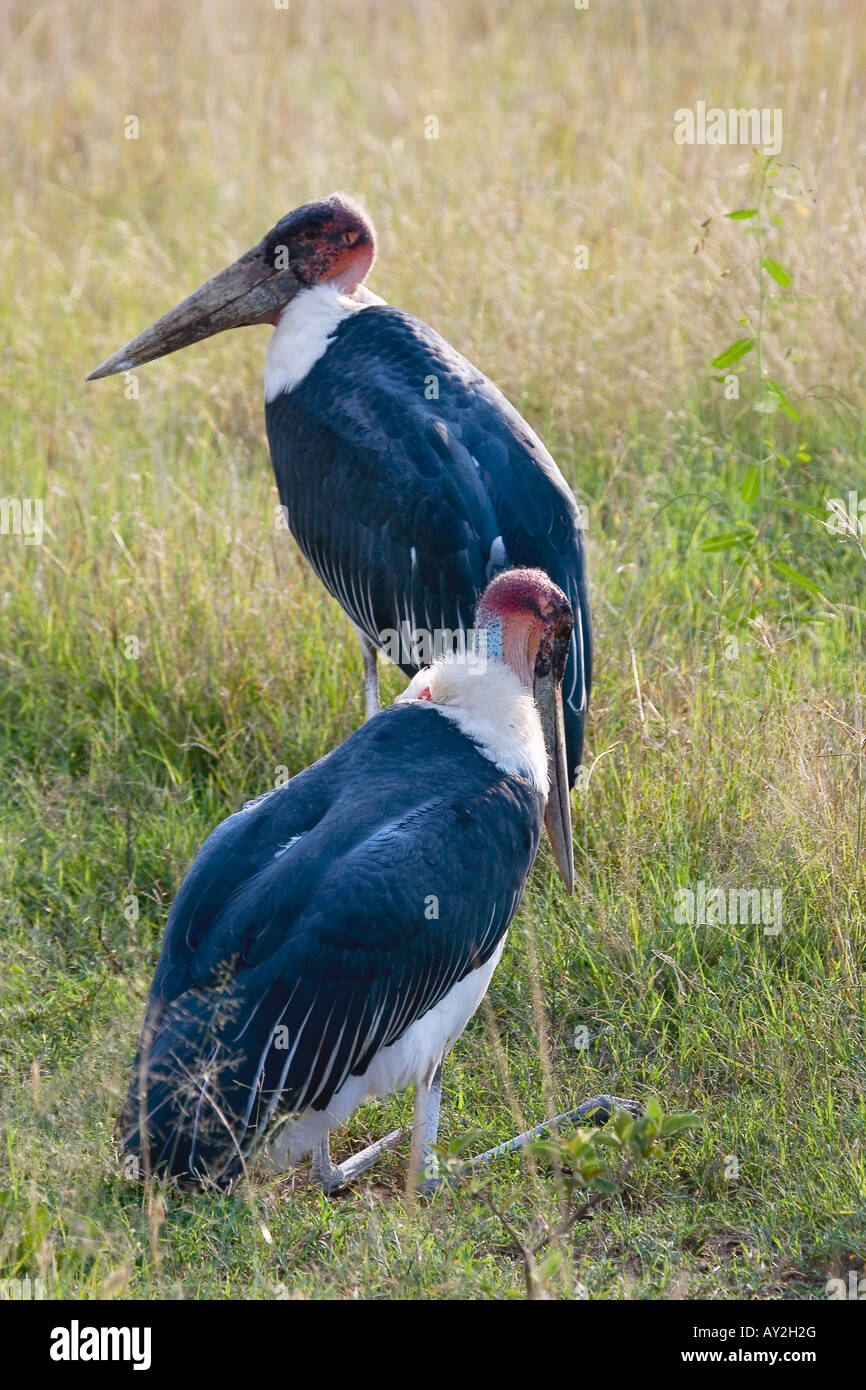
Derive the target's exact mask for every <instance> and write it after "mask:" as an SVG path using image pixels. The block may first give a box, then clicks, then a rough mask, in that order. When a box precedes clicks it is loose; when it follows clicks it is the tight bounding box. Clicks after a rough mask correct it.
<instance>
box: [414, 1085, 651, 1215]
mask: <svg viewBox="0 0 866 1390" xmlns="http://www.w3.org/2000/svg"><path fill="white" fill-rule="evenodd" d="M615 1109H619V1110H627V1111H628V1112H629V1114H630V1115H634V1116H635V1117H636V1118H637V1117H638V1116H640V1115H642V1114H643V1106H642V1105H641V1103H640V1101H638V1100H623V1098H622V1097H621V1096H593V1097H592V1099H591V1100H585V1101H584V1102H583V1104H582V1105H578V1106H577V1108H576V1109H575V1110H568V1111H566V1112H565V1114H564V1115H555V1116H554V1118H553V1119H552V1120H545V1121H544V1123H543V1124H540V1125H535V1126H534V1128H532V1129H528V1130H526V1132H525V1134H518V1135H517V1136H516V1137H515V1138H514V1139H507V1140H506V1141H505V1143H504V1144H497V1145H496V1146H495V1148H492V1149H486V1150H485V1152H484V1153H481V1154H477V1155H476V1157H475V1158H470V1159H469V1160H468V1162H466V1163H464V1164H463V1166H462V1168H461V1169H460V1171H459V1173H457V1174H456V1175H454V1176H452V1177H450V1178H444V1179H443V1178H437V1177H433V1178H431V1179H429V1180H428V1181H427V1182H426V1183H425V1184H424V1186H423V1188H422V1191H424V1192H434V1191H435V1190H436V1188H437V1187H440V1186H441V1185H442V1183H443V1182H449V1183H452V1184H453V1183H455V1182H458V1181H459V1180H460V1179H461V1178H468V1177H470V1176H471V1175H472V1173H474V1172H475V1171H476V1169H478V1168H483V1167H485V1166H486V1165H487V1164H488V1163H490V1162H491V1161H492V1160H493V1159H494V1158H499V1156H500V1155H501V1154H507V1153H515V1152H516V1151H517V1150H518V1149H522V1148H525V1146H526V1145H527V1144H531V1143H532V1141H533V1139H546V1138H547V1137H548V1136H549V1134H550V1131H551V1130H552V1129H559V1128H560V1127H561V1126H562V1125H566V1124H579V1125H580V1124H582V1125H599V1126H600V1125H606V1124H607V1122H608V1120H609V1119H610V1117H611V1115H612V1114H613V1112H614V1110H615Z"/></svg>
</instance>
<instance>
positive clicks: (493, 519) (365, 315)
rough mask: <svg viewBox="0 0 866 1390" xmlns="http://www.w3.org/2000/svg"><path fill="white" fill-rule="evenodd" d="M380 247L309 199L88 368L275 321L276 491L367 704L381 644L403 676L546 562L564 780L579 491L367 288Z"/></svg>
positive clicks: (515, 421)
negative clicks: (356, 665)
mask: <svg viewBox="0 0 866 1390" xmlns="http://www.w3.org/2000/svg"><path fill="white" fill-rule="evenodd" d="M375 246H376V238H375V232H374V230H373V225H372V222H371V221H370V219H369V217H368V216H367V215H366V213H365V212H364V211H363V209H362V208H361V207H359V205H358V204H357V203H356V202H354V201H353V200H351V199H350V198H348V197H346V196H344V195H343V194H339V193H335V194H333V195H332V196H331V197H329V198H325V199H323V200H320V201H318V202H313V203H307V204H306V205H305V206H303V207H301V208H298V209H297V210H296V211H295V212H291V213H289V214H288V216H286V217H284V218H283V219H282V220H281V221H280V222H278V223H277V224H276V226H275V227H273V228H272V229H271V231H269V232H268V233H267V235H266V236H265V237H264V238H263V240H262V241H260V242H259V244H258V245H257V246H255V247H254V248H253V249H252V250H251V251H248V252H247V253H246V255H244V256H242V257H241V259H240V260H239V261H236V262H235V264H234V265H231V266H229V267H228V269H226V270H223V271H221V272H220V273H219V274H218V275H216V276H214V278H213V279H211V280H209V281H208V282H207V283H206V284H205V285H203V286H202V288H201V289H198V290H196V291H195V293H194V294H191V295H190V296H189V298H187V299H185V300H184V301H183V303H181V304H179V305H178V306H177V307H176V308H174V309H172V310H171V311H170V312H169V313H167V314H165V315H164V317H162V318H161V319H159V320H158V321H157V322H156V323H155V324H153V325H152V326H151V327H150V328H148V329H146V330H145V332H143V333H141V334H140V335H139V336H138V337H137V338H134V339H133V340H132V341H131V342H129V343H127V344H126V346H125V347H122V348H121V349H120V350H119V351H118V352H115V353H114V354H113V355H112V356H111V357H109V358H108V359H107V360H106V361H105V362H103V363H102V365H101V366H99V367H97V368H96V370H95V371H93V372H91V373H90V377H89V378H88V380H90V379H92V378H95V377H103V376H110V375H112V373H115V372H125V371H129V370H131V369H132V368H133V367H137V366H139V365H141V364H142V363H144V362H149V361H151V360H152V359H153V358H155V357H162V356H164V355H165V354H166V353H170V352H174V351H176V350H177V349H178V348H182V347H185V346H186V345H187V344H189V343H194V342H197V341H198V340H199V339H201V338H207V337H210V336H211V335H212V334H214V333H220V332H222V331H223V330H224V329H228V328H236V327H240V326H242V325H244V324H259V323H271V324H275V325H276V331H275V332H274V334H273V337H272V338H271V342H270V345H269V347H268V354H267V365H266V369H265V403H266V404H265V416H266V423H267V433H268V441H269V444H270V451H271V458H272V460H273V465H274V471H275V473H276V480H277V486H278V490H279V495H280V500H281V503H282V505H283V507H284V509H285V515H286V519H287V521H288V524H289V526H290V528H291V530H292V532H293V534H294V536H295V539H296V541H297V543H298V545H299V546H300V548H301V550H302V551H303V553H304V555H305V556H306V557H307V559H308V560H309V562H310V564H311V565H312V566H313V569H314V570H315V571H316V573H317V574H318V576H319V578H320V579H321V580H322V582H323V583H324V585H325V586H326V588H327V589H328V590H329V591H330V593H331V594H332V595H333V596H334V598H336V600H337V602H338V603H340V604H341V605H342V607H343V608H344V609H345V611H346V613H347V614H348V615H349V617H350V618H351V620H352V622H353V623H354V625H355V627H356V629H357V632H358V637H359V640H360V644H361V651H362V656H363V660H364V675H365V689H366V706H367V715H368V716H369V715H371V714H373V713H375V712H376V710H377V709H378V707H379V698H378V681H377V668H376V654H377V650H381V649H384V650H385V652H386V654H388V655H390V656H392V657H393V658H394V659H395V660H396V662H397V664H398V665H399V666H400V667H401V669H402V670H403V672H404V673H405V674H406V675H408V676H412V675H414V674H415V673H416V672H417V670H418V669H420V667H421V666H423V665H426V664H429V661H430V659H431V655H430V653H431V651H432V652H433V653H435V651H436V650H437V649H439V648H443V647H444V648H445V649H446V650H447V649H448V645H449V639H451V638H452V636H453V634H454V633H464V632H465V630H466V629H469V628H471V625H472V622H473V617H474V612H475V604H476V602H477V600H478V596H479V594H480V593H481V591H482V590H483V589H484V587H485V585H486V584H487V583H488V582H489V581H490V579H491V578H493V576H494V575H495V574H497V573H498V572H499V571H500V570H503V569H507V568H509V567H511V566H527V567H530V568H537V569H543V570H544V571H545V572H546V573H547V574H549V575H550V577H551V579H553V581H554V583H556V584H558V585H559V587H560V588H561V589H562V590H563V591H564V592H565V594H566V595H567V597H568V599H569V601H570V603H571V605H572V608H573V611H574V615H575V630H574V636H573V638H572V643H571V647H570V650H569V655H568V665H567V667H566V673H565V681H564V687H563V695H564V720H565V737H566V746H567V768H568V782H569V786H571V785H572V784H573V782H574V778H575V775H576V772H577V768H578V766H579V764H580V760H581V752H582V745H583V726H584V720H585V717H586V710H587V701H588V697H589V685H590V667H591V651H592V648H591V634H590V617H589V595H588V589H587V577H586V559H585V552H584V541H583V534H582V530H581V523H580V518H579V514H578V510H577V506H576V504H575V501H574V497H573V495H572V493H571V491H570V489H569V487H568V485H567V484H566V482H565V480H564V478H563V477H562V474H561V473H560V472H559V469H558V468H557V467H556V464H555V463H554V461H553V459H552V458H551V456H550V454H549V453H548V452H547V450H546V449H545V447H544V445H543V444H542V442H541V440H540V439H539V438H538V436H537V435H536V434H535V433H534V432H533V431H532V430H531V429H530V427H529V425H528V424H527V423H526V421H525V420H523V419H522V418H521V416H520V415H519V414H518V413H517V411H516V410H515V409H514V407H513V406H511V405H510V404H509V402H508V401H507V400H506V399H505V397H504V396H503V395H502V393H501V392H500V391H499V390H498V389H497V388H496V387H495V386H494V385H493V383H492V382H490V381H489V380H488V379H487V377H485V376H482V374H481V373H480V372H479V371H477V370H476V368H475V367H473V366H472V365H471V363H469V362H467V360H466V359H465V358H464V357H462V356H461V355H460V353H458V352H456V351H455V350H454V348H452V347H451V346H450V345H449V344H448V343H446V342H445V340H444V339H443V338H441V337H440V336H439V334H438V333H436V332H434V330H433V329H432V328H428V326H427V325H426V324H425V323H421V322H420V321H419V320H418V319H416V318H413V317H412V315H411V314H407V313H404V312H403V311H402V310H400V309H394V308H391V307H389V306H388V305H387V304H385V303H384V301H383V300H381V299H379V298H378V297H377V296H375V295H372V294H371V293H370V292H369V291H368V290H366V289H365V287H364V285H363V281H364V279H365V277H366V276H367V274H368V273H369V270H370V268H371V266H372V264H373V259H374V255H375ZM457 641H458V644H459V643H460V642H461V641H465V638H459V637H458V639H457ZM425 651H426V656H425Z"/></svg>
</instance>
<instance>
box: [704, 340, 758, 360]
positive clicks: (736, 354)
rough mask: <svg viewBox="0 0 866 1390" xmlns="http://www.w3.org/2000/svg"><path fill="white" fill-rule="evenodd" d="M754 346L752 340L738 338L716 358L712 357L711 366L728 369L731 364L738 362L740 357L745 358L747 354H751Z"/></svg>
mask: <svg viewBox="0 0 866 1390" xmlns="http://www.w3.org/2000/svg"><path fill="white" fill-rule="evenodd" d="M754 346H755V340H754V338H738V339H737V341H736V342H735V343H731V345H730V347H726V348H725V350H724V352H720V353H719V355H718V357H714V358H713V361H712V365H713V366H714V367H730V366H731V364H732V363H733V362H739V360H740V358H741V357H745V355H746V353H747V352H751V351H752V348H753V347H754Z"/></svg>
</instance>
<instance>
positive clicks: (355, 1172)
mask: <svg viewBox="0 0 866 1390" xmlns="http://www.w3.org/2000/svg"><path fill="white" fill-rule="evenodd" d="M402 1138H403V1131H402V1129H393V1130H392V1131H391V1133H390V1134H386V1135H385V1137H384V1139H377V1140H376V1142H375V1144H368V1145H367V1147H366V1149H361V1150H360V1152H359V1153H356V1154H353V1155H352V1157H351V1158H347V1159H346V1161H345V1162H344V1163H332V1162H331V1151H330V1148H329V1144H328V1139H327V1138H326V1139H323V1140H322V1142H321V1144H320V1145H319V1146H318V1148H316V1149H314V1150H313V1160H312V1164H311V1168H310V1180H311V1182H313V1183H316V1184H317V1185H318V1186H319V1187H321V1188H322V1190H323V1192H325V1193H327V1194H329V1195H330V1193H332V1192H339V1191H340V1189H341V1188H343V1187H348V1185H349V1183H352V1182H354V1181H355V1179H356V1178H359V1177H360V1176H361V1174H362V1173H366V1171H367V1169H368V1168H372V1167H373V1164H374V1163H376V1162H378V1160H379V1159H380V1158H381V1157H382V1154H383V1153H386V1152H387V1150H388V1149H393V1147H394V1145H395V1144H397V1143H399V1141H400V1140H401V1139H402Z"/></svg>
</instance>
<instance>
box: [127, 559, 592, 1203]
mask: <svg viewBox="0 0 866 1390" xmlns="http://www.w3.org/2000/svg"><path fill="white" fill-rule="evenodd" d="M475 621H476V641H477V639H478V636H479V634H480V635H481V636H482V637H483V638H484V639H485V640H484V642H483V643H482V645H481V649H480V650H481V652H482V655H483V656H484V659H483V660H482V661H478V660H472V659H471V656H472V654H471V653H468V654H464V655H463V656H462V657H460V656H452V657H444V658H441V659H440V660H439V661H437V662H436V663H434V664H433V666H431V667H429V668H428V669H426V670H425V671H423V672H421V673H419V674H418V675H417V676H416V677H415V678H414V679H413V681H412V682H411V683H410V685H409V687H408V689H407V690H406V691H405V693H404V694H403V695H401V696H400V698H399V699H398V701H397V702H396V703H395V704H394V705H392V706H391V707H390V708H388V709H385V710H382V711H381V712H380V713H378V714H376V715H375V716H373V717H372V718H370V719H369V720H368V721H367V722H366V723H365V724H363V725H362V726H361V728H360V729H358V730H357V731H356V732H355V733H354V734H352V735H351V737H349V738H348V739H347V740H346V742H345V743H343V744H341V745H340V747H338V748H336V749H335V750H334V751H333V752H332V753H329V754H328V755H327V756H326V757H324V758H322V759H321V760H320V761H319V762H317V763H315V764H314V765H313V766H312V767H310V768H307V769H306V771H304V772H301V773H299V774H298V775H297V776H296V777H294V778H293V779H292V780H291V781H290V782H288V783H287V784H286V785H285V786H283V787H280V788H278V789H277V790H276V791H271V792H268V793H267V794H266V795H264V796H262V797H259V799H258V800H256V801H252V802H250V803H249V804H248V805H247V806H246V807H245V808H244V809H243V810H242V811H240V812H239V813H238V814H237V815H234V816H231V817H230V818H229V819H228V820H227V821H224V822H223V824H222V825H220V826H218V827H217V829H216V830H215V831H214V832H213V833H212V834H211V836H210V837H209V839H208V840H207V841H206V842H205V844H204V846H203V848H202V849H201V850H200V852H199V854H198V856H197V858H196V860H195V862H194V864H193V866H192V868H191V869H190V871H189V874H188V875H187V877H186V879H185V880H184V882H183V884H182V886H181V888H180V891H179V892H178V895H177V897H176V898H175V901H174V904H173V906H172V909H171V912H170V914H169V918H168V922H167V924H166V929H165V938H164V941H163V945H162V952H161V955H160V958H159V963H158V965H157V968H156V974H155V977H154V981H153V987H152V989H151V992H150V997H149V999H148V1003H147V1008H146V1013H145V1019H144V1025H143V1028H142V1033H141V1040H140V1043H139V1050H138V1055H137V1057H136V1061H135V1065H134V1068H133V1075H132V1080H131V1083H130V1088H129V1096H128V1099H127V1102H126V1107H125V1109H124V1112H123V1115H122V1116H121V1120H120V1125H119V1130H120V1136H121V1140H122V1144H123V1147H124V1150H125V1152H126V1154H127V1155H128V1156H133V1158H134V1160H135V1161H137V1162H138V1163H139V1164H140V1165H141V1169H140V1171H141V1170H143V1172H145V1173H153V1174H157V1175H159V1174H162V1175H164V1176H175V1177H177V1178H179V1179H182V1180H188V1181H189V1180H192V1181H203V1182H207V1181H211V1182H214V1183H216V1184H218V1185H221V1186H226V1185H230V1184H231V1183H232V1182H233V1181H234V1180H235V1179H236V1178H237V1177H238V1176H239V1175H240V1174H241V1173H242V1172H243V1171H245V1169H246V1168H247V1165H248V1163H249V1162H250V1160H251V1159H253V1158H254V1157H255V1156H256V1155H258V1154H260V1153H261V1151H262V1149H266V1150H267V1152H268V1155H269V1157H270V1160H271V1162H272V1164H276V1165H279V1166H280V1167H281V1168H282V1167H284V1166H286V1165H287V1164H288V1163H292V1162H295V1161H296V1160H298V1159H299V1158H302V1157H303V1156H304V1155H305V1154H309V1153H312V1154H313V1169H314V1173H315V1174H316V1175H317V1176H318V1179H319V1181H321V1183H322V1184H323V1185H324V1186H325V1187H326V1189H327V1190H333V1189H334V1188H337V1187H340V1186H342V1185H344V1184H345V1182H347V1181H349V1180H350V1179H351V1178H353V1177H355V1176H356V1175H357V1174H358V1173H360V1172H363V1171H364V1169H365V1168H367V1167H369V1166H370V1164H371V1163H373V1162H374V1161H375V1160H376V1158H377V1157H378V1156H379V1154H380V1153H381V1152H382V1149H383V1148H384V1147H386V1146H388V1145H389V1144H391V1143H393V1142H394V1141H395V1139H396V1138H397V1137H398V1135H396V1134H391V1135H388V1136H386V1138H385V1139H383V1140H380V1141H379V1142H378V1143H376V1144H373V1145H371V1146H370V1147H369V1148H368V1149H366V1150H364V1151H362V1153H360V1154H358V1155H356V1156H355V1158H353V1159H350V1160H349V1161H348V1162H347V1163H346V1164H344V1165H342V1166H339V1167H338V1166H334V1165H332V1163H331V1160H330V1155H329V1148H328V1135H329V1133H330V1131H331V1130H332V1129H334V1128H335V1127H336V1126H337V1125H339V1124H341V1123H342V1122H343V1121H344V1120H345V1119H346V1118H347V1117H348V1115H349V1114H350V1113H351V1112H352V1111H353V1110H354V1109H355V1108H356V1106H358V1105H359V1104H360V1103H361V1102H362V1101H363V1100H364V1099H365V1098H366V1097H368V1096H371V1095H385V1094H387V1093H389V1092H392V1091H395V1090H398V1089H401V1088H403V1087H405V1086H407V1085H409V1084H410V1083H414V1085H415V1087H416V1107H415V1116H416V1119H415V1138H416V1153H420V1158H421V1162H422V1163H423V1162H424V1161H425V1159H426V1156H427V1153H428V1152H429V1149H430V1147H431V1146H432V1145H433V1144H434V1143H435V1141H436V1134H437V1125H438V1116H439V1097H440V1077H441V1065H442V1058H443V1056H444V1054H445V1053H446V1052H447V1051H448V1049H449V1048H450V1047H451V1046H452V1044H453V1043H454V1042H455V1040H456V1039H457V1038H458V1037H459V1035H460V1034H461V1033H462V1031H463V1029H464V1028H465V1027H466V1024H467V1022H468V1021H469V1019H470V1018H471V1017H472V1015H473V1014H474V1012H475V1010H476V1009H477V1008H478V1005H479V1003H480V1001H481V999H482V998H483V996H484V993H485V991H486V989H487V986H488V984H489V981H490V977H491V975H492V973H493V970H494V969H495V967H496V964H497V962H498V960H499V958H500V955H501V954H502V948H503V945H504V942H505V934H506V932H507V930H508V926H509V923H510V922H511V920H512V918H513V917H514V914H515V912H516V910H517V907H518V904H519V903H520V899H521V896H522V894H523V890H524V887H525V884H526V880H527V877H528V874H529V871H530V868H531V867H532V863H533V860H534V858H535V854H536V850H537V848H538V842H539V837H540V834H541V826H542V819H543V818H544V819H545V820H546V824H547V827H548V831H549V833H550V836H551V839H552V841H553V844H554V849H555V851H556V856H557V860H558V861H559V862H560V864H563V865H565V866H566V868H565V872H566V873H568V872H569V866H570V860H571V837H570V824H569V819H568V794H567V791H566V789H565V782H566V769H565V749H564V730H563V722H562V697H561V680H562V674H563V670H564V668H565V665H566V659H567V653H568V651H569V643H570V640H571V632H572V612H571V606H570V604H569V602H568V600H567V598H566V597H565V595H564V594H563V593H562V592H561V591H560V590H559V589H558V588H557V587H556V585H554V584H553V583H552V582H551V580H550V579H549V578H548V577H547V575H545V574H542V573H541V572H539V571H530V570H511V571H509V572H507V573H505V574H502V575H500V576H498V577H497V578H496V579H495V580H494V581H493V583H492V584H491V585H490V586H489V587H488V588H487V590H486V591H485V593H484V595H483V597H482V599H481V602H480V603H479V605H478V612H477V615H476V620H475ZM545 805H546V808H547V809H546V811H545ZM604 1105H607V1106H608V1108H609V1102H608V1101H605V1102H604ZM604 1105H602V1104H601V1102H600V1101H599V1102H588V1103H587V1107H593V1106H594V1108H596V1109H600V1110H602V1112H603V1111H604ZM587 1107H584V1109H586V1108H587ZM602 1118H604V1115H603V1114H602ZM524 1138H525V1136H520V1137H519V1139H518V1141H516V1142H518V1143H519V1142H521V1141H522V1139H524ZM505 1147H507V1146H505ZM496 1152H498V1150H497V1151H496Z"/></svg>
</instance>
